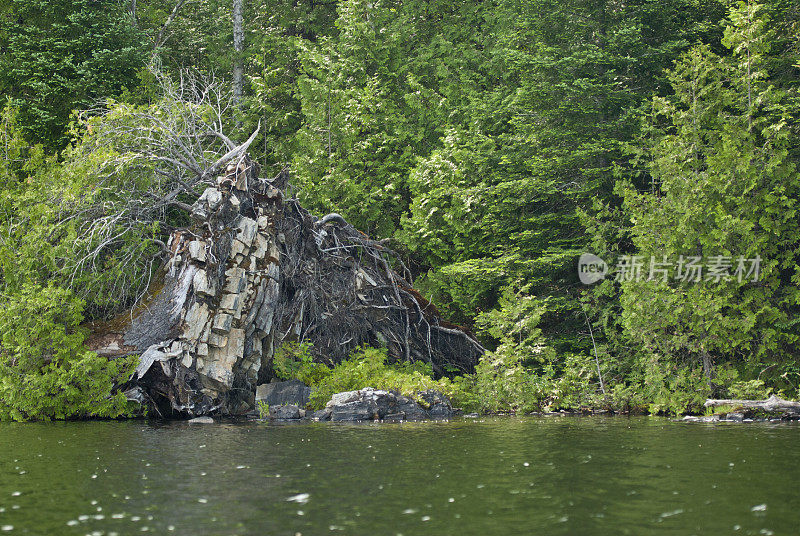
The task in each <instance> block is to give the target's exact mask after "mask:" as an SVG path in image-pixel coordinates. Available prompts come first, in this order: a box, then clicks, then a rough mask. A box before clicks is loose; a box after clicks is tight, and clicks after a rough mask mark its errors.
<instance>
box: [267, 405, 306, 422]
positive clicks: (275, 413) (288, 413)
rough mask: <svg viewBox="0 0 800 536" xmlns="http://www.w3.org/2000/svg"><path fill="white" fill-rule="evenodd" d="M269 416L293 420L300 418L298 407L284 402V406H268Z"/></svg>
mask: <svg viewBox="0 0 800 536" xmlns="http://www.w3.org/2000/svg"><path fill="white" fill-rule="evenodd" d="M269 416H270V417H271V418H273V419H278V420H284V421H286V420H294V419H299V418H301V416H302V415H301V413H300V408H299V407H298V406H297V405H296V404H286V405H285V406H270V407H269Z"/></svg>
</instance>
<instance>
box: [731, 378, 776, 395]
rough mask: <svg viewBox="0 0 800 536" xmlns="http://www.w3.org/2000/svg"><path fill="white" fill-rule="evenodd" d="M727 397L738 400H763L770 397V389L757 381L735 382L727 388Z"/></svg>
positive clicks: (762, 382) (761, 381) (762, 381)
mask: <svg viewBox="0 0 800 536" xmlns="http://www.w3.org/2000/svg"><path fill="white" fill-rule="evenodd" d="M728 395H729V397H730V398H735V399H738V400H764V399H767V398H769V397H770V395H772V388H771V387H767V386H766V384H765V382H764V380H759V379H755V380H749V381H742V382H735V383H733V384H731V386H730V387H728Z"/></svg>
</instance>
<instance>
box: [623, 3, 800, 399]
mask: <svg viewBox="0 0 800 536" xmlns="http://www.w3.org/2000/svg"><path fill="white" fill-rule="evenodd" d="M770 37H771V34H770V30H769V20H768V18H767V14H766V11H765V10H764V9H763V8H762V6H760V5H757V4H750V5H747V4H740V5H739V7H736V8H734V9H732V10H731V14H730V23H729V24H728V27H727V28H726V30H725V36H724V39H723V43H724V44H725V46H726V47H728V48H730V50H731V55H730V56H729V57H726V58H721V57H719V56H717V55H715V54H714V53H713V52H711V51H710V50H709V49H708V47H702V46H701V47H697V48H694V49H692V50H691V51H690V52H688V53H687V54H686V55H685V56H684V57H683V58H682V59H681V61H680V62H678V63H677V65H676V67H675V68H674V69H673V70H672V71H671V72H670V74H669V79H670V82H671V84H672V87H673V89H674V92H675V94H674V96H673V97H670V98H659V99H656V100H654V101H653V113H652V115H651V116H650V122H649V124H650V128H651V133H650V140H651V144H650V145H649V147H648V148H647V150H646V154H647V157H648V158H649V159H650V160H649V164H648V167H649V171H650V173H651V174H652V177H653V185H652V188H651V190H650V191H636V190H635V189H634V188H631V187H630V186H629V187H628V188H627V190H626V191H625V196H626V203H627V204H628V206H629V209H630V218H631V221H632V222H633V227H632V229H631V232H632V237H633V242H634V244H635V246H636V248H637V250H638V255H642V256H643V258H644V259H649V258H650V256H653V257H655V258H656V259H657V260H661V259H662V258H663V257H664V256H666V258H667V259H671V260H673V261H675V260H677V259H679V258H680V256H681V255H683V256H685V257H686V258H688V257H690V256H696V257H702V258H704V260H705V262H706V266H705V268H706V269H708V268H709V266H708V264H713V263H714V262H715V261H714V259H717V261H719V262H717V264H718V265H722V264H727V266H724V268H725V269H724V270H721V271H722V272H723V273H725V272H726V273H727V274H728V275H729V276H730V277H721V278H720V277H716V276H714V273H713V272H711V273H709V272H707V271H706V272H704V273H703V274H702V275H700V277H699V278H698V279H699V280H697V281H690V282H683V283H675V282H670V281H666V282H662V281H656V282H654V281H642V282H636V281H624V282H623V283H622V291H623V292H622V298H621V304H622V309H623V321H624V325H625V328H626V330H627V331H626V333H627V336H628V338H629V340H630V341H633V342H634V343H636V344H640V345H642V347H643V348H644V349H645V351H646V355H645V356H644V358H643V359H644V360H645V364H644V365H643V366H644V367H645V368H650V369H653V367H655V368H656V369H658V370H659V371H660V373H661V374H662V376H663V381H672V380H669V378H670V377H672V378H675V377H677V376H678V375H681V374H685V373H686V372H684V371H685V370H693V369H694V370H702V371H703V372H704V375H705V380H706V381H705V385H706V389H708V388H709V386H711V387H713V386H714V385H723V384H724V383H725V380H724V378H715V375H719V374H720V373H724V369H725V368H727V367H730V366H732V367H735V368H736V369H738V370H739V371H740V372H741V373H743V374H745V375H746V376H747V377H748V378H750V377H753V378H755V377H761V376H762V374H763V373H766V376H763V377H771V378H773V379H779V378H780V377H781V375H784V379H787V378H786V376H785V372H786V370H788V369H785V368H784V367H785V366H786V365H789V366H790V367H791V365H792V363H794V362H795V360H796V359H797V353H796V344H797V340H798V335H797V325H798V316H797V315H798V311H799V309H798V306H799V305H800V290H798V283H799V282H800V269H799V268H798V256H799V255H800V234H799V233H798V230H797V225H796V218H797V210H798V202H799V201H800V182H798V180H797V161H796V157H793V156H792V149H793V148H794V147H795V146H796V134H795V133H793V131H792V126H791V117H792V116H793V115H794V114H796V113H797V108H796V105H795V104H794V101H793V100H792V99H791V98H790V94H789V93H788V92H787V90H786V89H782V88H780V87H776V86H775V85H774V84H773V82H772V80H770V79H769V77H768V73H767V71H766V70H765V66H766V64H767V60H768V55H769V53H770V44H771V39H770ZM756 258H758V259H760V262H759V273H758V274H757V277H756V274H747V272H749V271H750V269H751V265H752V261H751V259H756ZM726 259H729V260H726ZM740 268H744V269H745V274H742V273H740V272H738V270H739V269H740ZM684 273H685V270H684ZM673 275H674V274H673ZM670 371H672V372H670ZM794 381H796V378H795V379H792V380H789V382H786V383H783V386H784V387H790V386H791V385H792V384H793V383H794ZM655 383H656V384H659V382H655ZM709 393H710V391H708V390H707V391H706V392H705V393H704V394H709ZM696 401H699V400H696Z"/></svg>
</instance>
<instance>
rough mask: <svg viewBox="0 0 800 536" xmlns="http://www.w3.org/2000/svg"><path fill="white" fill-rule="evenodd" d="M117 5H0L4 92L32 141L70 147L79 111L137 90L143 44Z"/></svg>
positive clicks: (34, 1)
mask: <svg viewBox="0 0 800 536" xmlns="http://www.w3.org/2000/svg"><path fill="white" fill-rule="evenodd" d="M126 6H127V2H121V1H119V0H5V1H4V2H2V4H0V50H2V54H1V55H0V93H2V94H3V95H5V96H7V97H10V99H11V102H12V104H14V105H17V106H18V107H19V110H20V112H19V113H20V122H21V124H22V125H23V128H24V129H25V132H26V134H27V135H28V137H29V138H30V139H31V140H35V141H36V142H40V143H43V144H44V145H45V147H46V148H48V149H50V150H56V149H61V148H63V147H64V145H65V144H66V142H67V141H68V137H67V123H68V122H69V117H70V113H71V112H72V111H73V110H75V109H83V108H87V107H90V106H92V105H93V104H95V102H96V101H97V100H100V99H104V98H107V97H117V96H119V95H120V94H122V93H123V92H124V91H125V90H126V89H130V88H132V87H134V86H135V85H137V84H138V79H137V77H136V73H137V71H138V70H139V69H140V68H141V66H142V65H143V63H144V58H145V56H144V54H145V51H144V47H143V44H144V43H143V39H142V35H141V34H140V32H139V31H138V30H137V29H136V28H135V27H134V26H133V24H132V20H131V18H130V14H129V12H128V11H127V9H126Z"/></svg>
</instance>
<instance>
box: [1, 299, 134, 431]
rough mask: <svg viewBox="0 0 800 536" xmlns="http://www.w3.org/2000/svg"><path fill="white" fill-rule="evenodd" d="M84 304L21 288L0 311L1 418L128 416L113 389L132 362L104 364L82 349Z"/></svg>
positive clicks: (125, 405)
mask: <svg viewBox="0 0 800 536" xmlns="http://www.w3.org/2000/svg"><path fill="white" fill-rule="evenodd" d="M82 309H83V303H82V302H81V301H80V300H77V299H75V298H74V297H73V296H72V295H71V293H70V292H69V291H66V290H64V289H59V288H56V287H52V286H47V287H42V286H39V285H33V284H26V285H23V287H22V288H21V289H20V291H19V292H18V293H16V294H13V295H11V296H5V297H4V299H3V303H2V307H0V333H2V353H0V419H2V420H9V419H11V420H17V421H22V420H50V419H66V418H86V417H106V418H108V417H118V416H121V415H126V414H128V413H130V411H131V409H132V408H131V407H130V405H129V403H128V402H127V401H126V399H125V395H124V394H122V393H120V392H115V391H114V387H115V386H116V385H118V384H120V383H122V382H124V381H126V380H127V379H128V378H129V377H130V375H131V373H132V372H133V369H134V368H135V364H136V360H135V359H133V358H126V359H117V360H110V361H109V360H107V359H106V358H102V357H99V356H98V355H97V354H95V353H93V352H88V351H86V349H85V347H84V346H83V340H84V334H83V333H82V331H81V330H80V328H79V327H78V324H79V323H80V321H81V319H82Z"/></svg>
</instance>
